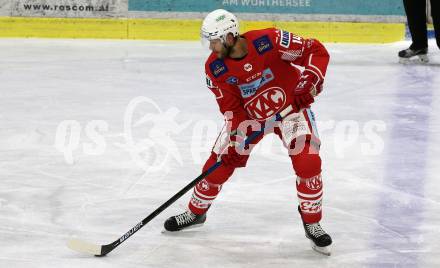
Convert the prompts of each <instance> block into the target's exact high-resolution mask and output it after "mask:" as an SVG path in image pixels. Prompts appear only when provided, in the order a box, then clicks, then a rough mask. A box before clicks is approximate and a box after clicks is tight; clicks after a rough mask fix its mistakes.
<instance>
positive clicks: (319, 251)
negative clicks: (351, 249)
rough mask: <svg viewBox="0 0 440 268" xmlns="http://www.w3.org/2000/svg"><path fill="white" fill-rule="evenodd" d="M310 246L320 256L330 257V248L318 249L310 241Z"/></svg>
mask: <svg viewBox="0 0 440 268" xmlns="http://www.w3.org/2000/svg"><path fill="white" fill-rule="evenodd" d="M310 245H311V246H312V249H313V250H314V251H316V252H318V253H320V254H323V255H326V256H330V255H332V253H331V251H330V246H327V247H318V246H317V245H315V243H313V241H310Z"/></svg>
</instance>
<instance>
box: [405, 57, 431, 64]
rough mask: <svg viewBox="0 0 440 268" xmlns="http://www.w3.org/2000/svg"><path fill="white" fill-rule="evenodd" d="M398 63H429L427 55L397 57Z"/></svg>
mask: <svg viewBox="0 0 440 268" xmlns="http://www.w3.org/2000/svg"><path fill="white" fill-rule="evenodd" d="M399 63H402V64H426V63H429V58H428V55H419V56H414V57H411V58H399Z"/></svg>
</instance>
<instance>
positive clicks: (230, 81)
mask: <svg viewBox="0 0 440 268" xmlns="http://www.w3.org/2000/svg"><path fill="white" fill-rule="evenodd" d="M226 83H228V84H230V85H236V84H237V83H238V78H237V77H235V76H229V77H228V79H226Z"/></svg>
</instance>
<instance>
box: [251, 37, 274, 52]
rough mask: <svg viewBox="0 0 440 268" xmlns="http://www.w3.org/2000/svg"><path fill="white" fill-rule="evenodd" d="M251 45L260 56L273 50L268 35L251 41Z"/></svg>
mask: <svg viewBox="0 0 440 268" xmlns="http://www.w3.org/2000/svg"><path fill="white" fill-rule="evenodd" d="M252 43H253V44H254V47H255V49H256V50H257V52H258V54H260V55H262V54H264V53H266V52H268V51H270V50H272V49H273V45H272V42H271V41H270V38H269V35H267V34H266V35H263V36H260V37H258V38H257V39H255V40H253V41H252Z"/></svg>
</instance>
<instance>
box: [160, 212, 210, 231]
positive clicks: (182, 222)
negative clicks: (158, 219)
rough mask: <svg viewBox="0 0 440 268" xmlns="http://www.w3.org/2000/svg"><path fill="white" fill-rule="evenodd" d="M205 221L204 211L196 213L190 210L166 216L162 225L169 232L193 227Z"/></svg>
mask: <svg viewBox="0 0 440 268" xmlns="http://www.w3.org/2000/svg"><path fill="white" fill-rule="evenodd" d="M205 221H206V213H205V214H202V215H196V214H194V213H192V212H191V211H185V212H183V213H182V214H179V215H176V216H172V217H170V218H168V219H167V220H166V221H165V223H164V227H165V230H167V231H169V232H176V231H180V230H183V229H189V228H194V227H198V226H200V225H202V224H203V223H204V222H205Z"/></svg>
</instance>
